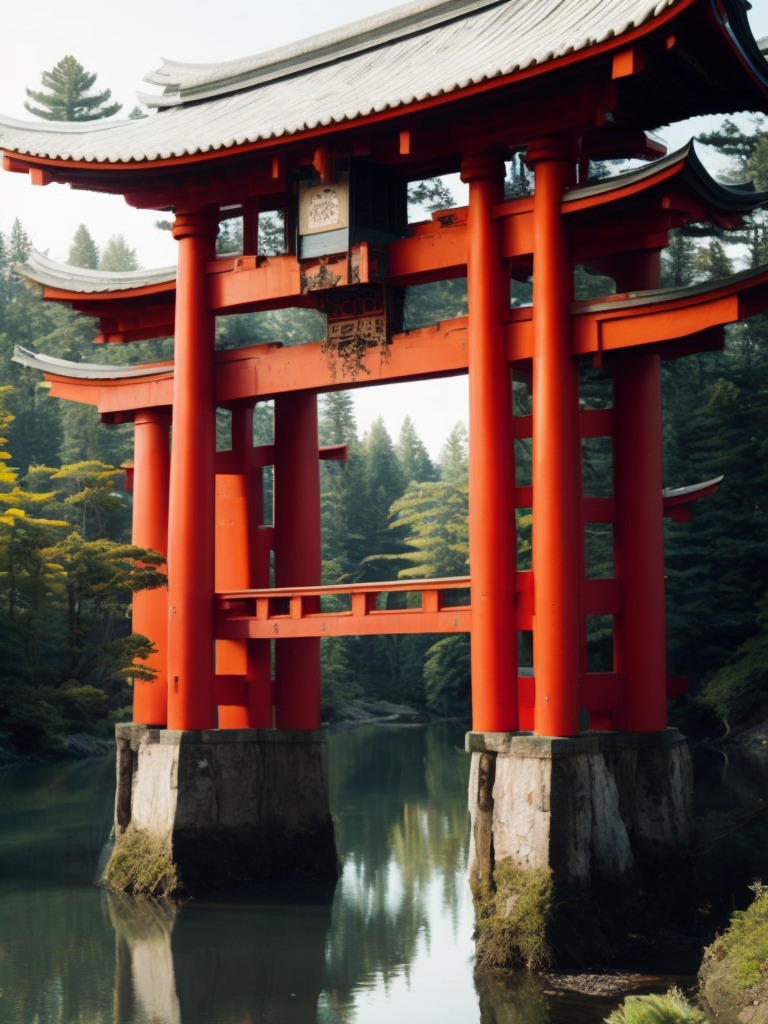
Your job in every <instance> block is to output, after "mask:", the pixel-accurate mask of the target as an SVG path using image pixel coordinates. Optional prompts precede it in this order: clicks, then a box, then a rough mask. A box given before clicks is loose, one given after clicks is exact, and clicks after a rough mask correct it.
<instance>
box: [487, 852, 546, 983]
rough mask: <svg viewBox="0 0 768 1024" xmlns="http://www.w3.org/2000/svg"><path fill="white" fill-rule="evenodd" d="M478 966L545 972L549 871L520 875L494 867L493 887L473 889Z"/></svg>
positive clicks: (507, 864) (508, 868)
mask: <svg viewBox="0 0 768 1024" xmlns="http://www.w3.org/2000/svg"><path fill="white" fill-rule="evenodd" d="M473 896H474V900H475V913H476V919H477V927H476V933H475V937H476V940H477V960H476V964H477V967H478V968H480V969H482V968H504V969H514V968H519V967H525V968H528V969H529V970H545V969H546V968H547V967H549V966H551V964H552V962H553V958H554V951H553V949H552V946H551V941H550V923H551V919H552V913H553V882H552V871H551V870H550V869H549V868H546V869H542V870H540V871H521V870H520V869H519V868H515V867H513V865H512V864H511V863H510V862H507V861H502V862H501V864H497V865H496V868H495V870H494V875H493V884H492V885H489V884H487V883H476V884H475V885H473Z"/></svg>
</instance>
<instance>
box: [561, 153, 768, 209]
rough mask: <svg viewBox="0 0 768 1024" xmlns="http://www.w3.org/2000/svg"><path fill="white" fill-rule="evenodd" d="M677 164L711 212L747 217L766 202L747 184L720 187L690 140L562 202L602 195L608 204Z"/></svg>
mask: <svg viewBox="0 0 768 1024" xmlns="http://www.w3.org/2000/svg"><path fill="white" fill-rule="evenodd" d="M677 164H681V165H682V167H681V174H682V178H683V180H684V181H685V182H686V183H687V184H688V185H689V186H690V188H691V190H692V191H693V193H694V194H695V195H697V196H698V197H699V198H700V199H701V200H702V201H703V202H705V203H707V204H708V205H709V206H710V207H711V208H712V210H713V211H715V212H722V213H749V212H751V211H752V210H754V209H755V208H756V207H758V206H762V205H763V204H765V203H767V202H768V192H757V191H756V190H755V187H754V185H753V184H752V183H751V182H745V183H744V184H738V185H724V184H723V183H722V182H719V181H718V180H717V179H716V178H713V177H712V175H711V174H710V173H709V171H708V170H707V168H706V167H705V166H704V164H703V163H702V162H701V160H700V159H699V155H698V153H697V152H696V144H695V142H694V140H693V139H691V140H690V142H688V143H687V145H685V146H683V147H682V148H681V149H678V150H675V152H674V153H669V154H668V155H667V156H664V157H660V158H659V159H658V160H652V161H649V162H648V163H644V164H642V165H641V166H640V167H636V168H634V169H633V170H630V171H624V172H623V173H622V174H617V175H615V176H614V177H609V178H601V179H600V180H599V181H592V182H590V183H589V184H588V185H576V186H574V187H573V188H569V189H567V190H566V192H565V194H564V195H563V201H564V202H565V203H566V204H567V203H574V202H578V201H579V200H581V199H587V198H593V197H596V196H599V195H601V194H604V195H605V197H606V200H607V201H610V198H611V194H612V193H614V192H617V191H619V190H621V189H623V188H626V187H627V186H628V185H632V184H635V183H637V184H640V183H644V182H648V181H649V180H651V179H653V178H656V177H658V176H659V174H660V173H663V172H664V171H665V170H666V169H667V168H672V167H675V166H676V165H677Z"/></svg>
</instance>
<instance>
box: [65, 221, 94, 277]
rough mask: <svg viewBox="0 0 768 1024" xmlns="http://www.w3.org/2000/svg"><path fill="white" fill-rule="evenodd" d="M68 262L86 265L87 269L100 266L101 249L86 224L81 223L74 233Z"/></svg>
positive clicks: (76, 265)
mask: <svg viewBox="0 0 768 1024" xmlns="http://www.w3.org/2000/svg"><path fill="white" fill-rule="evenodd" d="M67 263H69V265H70V266H71V267H85V269H86V270H96V269H97V268H98V266H99V250H98V248H97V247H96V243H95V242H94V240H93V238H92V237H91V233H90V231H89V230H88V228H87V227H86V226H85V224H81V225H80V227H79V228H78V229H77V231H76V232H75V234H74V237H73V239H72V244H71V245H70V247H69V256H68V257H67Z"/></svg>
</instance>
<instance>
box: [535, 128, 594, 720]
mask: <svg viewBox="0 0 768 1024" xmlns="http://www.w3.org/2000/svg"><path fill="white" fill-rule="evenodd" d="M577 159H578V148H577V146H576V145H575V144H574V142H573V140H571V139H567V140H560V139H551V140H544V141H542V142H539V143H537V144H535V145H533V146H531V147H530V148H529V150H528V155H527V161H528V163H529V164H531V165H532V166H534V167H535V171H536V179H535V180H536V190H535V193H534V198H533V218H534V243H533V245H534V249H533V339H534V354H533V410H532V412H533V445H532V460H533V464H532V482H533V539H532V546H533V552H532V564H533V582H534V595H535V596H534V600H535V606H534V627H533V663H534V676H535V680H536V704H535V711H534V731H535V732H536V733H538V734H539V735H543V736H574V735H576V734H577V733H578V732H579V674H580V664H579V654H580V646H581V645H580V631H581V608H580V590H581V564H582V557H581V551H582V522H581V520H582V510H581V470H580V466H581V440H580V436H579V419H578V412H579V378H578V368H577V364H576V360H575V358H574V357H573V356H572V355H571V332H570V326H571V325H570V310H569V306H570V303H571V301H572V298H573V264H572V260H571V254H570V246H569V242H568V236H567V232H566V227H565V224H564V221H563V217H562V214H561V209H560V207H561V201H562V196H563V191H564V189H565V188H566V187H567V186H568V185H570V184H572V182H573V180H574V176H575V167H576V161H577Z"/></svg>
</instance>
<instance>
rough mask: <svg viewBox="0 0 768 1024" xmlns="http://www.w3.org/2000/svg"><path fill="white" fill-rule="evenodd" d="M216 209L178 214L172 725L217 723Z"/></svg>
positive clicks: (170, 559) (170, 678)
mask: <svg viewBox="0 0 768 1024" xmlns="http://www.w3.org/2000/svg"><path fill="white" fill-rule="evenodd" d="M217 230H218V221H217V217H216V213H215V211H212V210H206V211H203V212H196V213H178V214H177V215H176V220H175V222H174V225H173V236H174V238H176V239H177V241H178V243H179V262H178V271H177V277H176V328H175V352H174V361H175V371H174V389H173V435H172V448H171V487H170V508H169V520H168V603H169V617H168V728H169V729H210V728H212V727H213V724H214V721H213V703H212V694H211V679H212V675H213V583H214V580H213V571H214V570H213V563H214V456H215V452H216V434H215V411H216V410H215V400H214V389H213V379H214V363H213V348H214V318H213V316H212V315H211V313H210V312H209V309H208V280H207V276H206V264H207V263H208V261H209V260H212V259H213V257H214V255H215V250H214V239H215V237H216V233H217Z"/></svg>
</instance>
